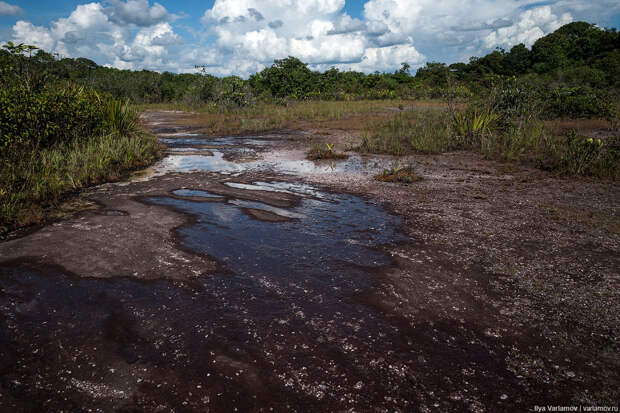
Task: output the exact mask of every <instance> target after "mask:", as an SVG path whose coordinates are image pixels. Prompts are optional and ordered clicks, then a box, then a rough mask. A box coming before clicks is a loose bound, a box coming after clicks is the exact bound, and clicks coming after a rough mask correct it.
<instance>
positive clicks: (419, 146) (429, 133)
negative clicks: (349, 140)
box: [359, 109, 454, 155]
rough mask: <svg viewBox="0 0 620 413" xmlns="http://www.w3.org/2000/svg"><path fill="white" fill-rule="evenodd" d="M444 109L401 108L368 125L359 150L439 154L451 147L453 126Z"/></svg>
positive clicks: (397, 153)
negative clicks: (387, 116)
mask: <svg viewBox="0 0 620 413" xmlns="http://www.w3.org/2000/svg"><path fill="white" fill-rule="evenodd" d="M448 118H449V114H448V112H447V111H446V110H444V109H416V110H407V111H401V112H399V113H397V114H395V115H392V116H391V117H389V118H387V119H385V120H382V121H379V122H376V123H373V124H370V125H369V126H368V127H367V128H366V130H365V132H364V137H363V140H362V144H361V145H360V147H359V150H360V151H361V152H363V153H385V154H391V155H404V154H406V153H410V152H422V153H438V152H444V151H447V150H449V149H452V147H453V146H454V139H453V138H452V136H453V132H452V125H451V124H450V122H449V121H448Z"/></svg>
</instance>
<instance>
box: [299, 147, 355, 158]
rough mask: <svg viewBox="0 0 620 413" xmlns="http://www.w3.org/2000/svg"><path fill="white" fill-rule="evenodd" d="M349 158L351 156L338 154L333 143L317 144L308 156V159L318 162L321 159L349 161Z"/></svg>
mask: <svg viewBox="0 0 620 413" xmlns="http://www.w3.org/2000/svg"><path fill="white" fill-rule="evenodd" d="M348 157H349V155H347V154H345V153H340V152H336V151H335V150H334V144H333V143H324V144H320V143H316V144H314V145H313V146H312V148H311V149H310V150H309V151H308V153H307V154H306V158H307V159H309V160H311V161H318V160H321V159H347V158H348Z"/></svg>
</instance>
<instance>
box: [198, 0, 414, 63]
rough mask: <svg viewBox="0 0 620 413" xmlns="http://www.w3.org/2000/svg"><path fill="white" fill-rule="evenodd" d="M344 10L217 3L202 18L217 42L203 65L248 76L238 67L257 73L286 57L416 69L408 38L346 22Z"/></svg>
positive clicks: (278, 0) (309, 0) (245, 0)
mask: <svg viewBox="0 0 620 413" xmlns="http://www.w3.org/2000/svg"><path fill="white" fill-rule="evenodd" d="M344 6H345V1H344V0H305V1H292V0H270V1H267V0H216V1H215V3H214V4H213V7H212V8H211V9H208V10H207V11H206V12H205V13H204V15H203V17H202V22H203V24H204V25H205V28H206V30H207V31H208V33H210V34H212V35H214V36H215V39H216V40H215V42H214V44H213V45H212V53H206V54H205V55H204V57H205V58H208V59H210V61H209V62H205V63H207V64H211V68H210V70H211V71H212V72H213V73H217V74H223V73H228V72H230V71H232V72H234V73H242V74H248V73H247V72H245V71H244V70H243V69H242V68H245V69H246V70H247V69H248V68H252V69H253V70H255V68H258V69H261V68H263V67H265V66H268V65H270V64H271V63H272V62H273V60H274V59H282V58H285V57H287V56H295V57H298V58H299V59H301V60H302V61H304V62H306V63H308V64H310V66H311V67H313V68H315V69H320V68H325V67H330V66H337V67H340V68H343V69H346V68H354V69H358V70H366V71H374V70H383V69H385V70H392V69H394V68H397V67H399V66H400V64H401V63H402V62H403V61H408V62H409V64H411V65H412V66H417V65H420V64H421V62H422V61H423V60H424V56H422V54H421V53H419V52H418V51H417V50H416V49H415V47H414V45H413V39H412V38H411V37H410V36H408V35H406V34H402V33H396V32H393V31H390V29H389V28H388V26H387V25H386V24H384V23H382V22H374V21H373V22H367V21H362V20H360V19H354V18H351V17H350V16H349V15H347V14H346V13H345V12H344ZM259 16H260V17H259ZM214 55H219V56H220V59H217V58H216V59H213V57H214ZM373 64H376V67H371V66H372V65H373Z"/></svg>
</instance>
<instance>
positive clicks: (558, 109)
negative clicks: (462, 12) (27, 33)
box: [0, 22, 620, 226]
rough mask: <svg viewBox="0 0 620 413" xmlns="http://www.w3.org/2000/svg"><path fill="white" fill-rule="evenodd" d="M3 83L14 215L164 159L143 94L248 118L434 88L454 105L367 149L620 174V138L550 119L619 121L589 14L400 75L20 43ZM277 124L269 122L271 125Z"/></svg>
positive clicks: (371, 132)
mask: <svg viewBox="0 0 620 413" xmlns="http://www.w3.org/2000/svg"><path fill="white" fill-rule="evenodd" d="M0 85H1V89H0V161H1V164H0V177H1V181H2V183H1V184H0V200H1V201H2V205H1V211H0V217H2V219H1V221H2V222H0V224H3V225H5V226H7V225H8V226H12V225H14V224H15V223H17V224H28V223H29V222H33V221H37V220H38V219H39V218H38V217H40V215H41V212H40V211H39V209H38V208H39V207H38V206H36V205H40V204H43V205H45V204H46V203H52V204H53V203H54V202H57V201H58V200H59V199H61V197H62V195H63V194H66V193H67V192H71V191H74V190H77V189H79V188H81V187H83V186H85V185H91V184H94V183H98V182H102V181H105V180H109V179H118V177H119V173H123V171H127V170H131V169H135V168H138V167H140V166H143V165H147V164H149V163H151V162H153V160H155V159H157V157H158V156H159V147H158V144H157V142H156V140H155V139H154V138H153V137H150V136H148V135H146V134H145V133H144V132H143V131H141V129H140V127H139V125H138V123H139V122H138V112H137V109H136V108H137V107H138V106H136V105H145V104H172V103H174V104H178V105H181V106H182V107H188V108H201V110H206V111H211V112H217V113H221V114H230V113H236V114H237V115H238V114H239V113H241V114H243V113H249V112H247V110H250V109H248V108H254V109H252V110H256V109H255V108H257V107H261V105H263V106H264V105H275V106H276V107H278V106H281V107H287V108H288V107H291V106H295V105H298V104H301V103H303V102H314V101H331V102H353V103H354V102H357V101H379V100H383V101H391V100H398V102H399V103H398V105H399V107H401V109H402V107H404V105H405V104H403V103H402V102H406V101H415V100H431V99H432V100H438V101H441V102H444V103H445V104H446V105H447V106H446V107H447V109H446V110H447V111H448V114H449V116H447V117H446V116H443V115H441V116H440V115H437V113H430V112H428V113H425V114H423V116H422V117H420V116H421V115H420V114H419V113H418V114H414V113H401V114H397V115H395V116H394V117H392V118H390V119H387V120H386V121H384V122H378V123H377V124H375V125H372V126H370V127H369V128H368V130H367V131H366V133H365V137H364V140H363V142H362V145H360V147H359V148H358V149H359V150H360V151H361V152H374V153H390V154H395V155H400V154H403V153H406V152H407V151H418V152H438V151H446V150H452V149H475V150H479V151H481V152H482V153H483V154H484V155H485V156H489V157H495V158H498V159H504V160H525V161H528V162H534V163H535V164H537V165H538V166H540V167H541V168H543V169H549V170H554V169H556V170H561V171H562V172H565V173H572V174H576V175H594V176H598V177H603V178H609V177H611V178H612V179H618V150H619V149H618V138H617V137H611V138H609V139H606V140H601V139H594V140H593V139H591V138H588V137H585V136H580V135H579V134H578V133H576V132H575V131H569V132H568V133H561V134H560V133H557V132H553V131H552V130H550V129H549V128H548V126H547V125H546V124H545V123H542V122H543V121H545V120H550V119H558V118H571V119H580V118H597V119H605V120H606V121H607V122H608V123H609V125H610V126H609V127H610V130H612V131H617V129H618V119H619V118H620V109H619V104H618V102H619V101H620V99H619V96H620V34H619V33H618V32H617V31H616V29H602V28H600V27H598V26H596V25H593V24H590V23H586V22H575V23H570V24H567V25H565V26H563V27H561V28H559V29H558V30H556V31H555V32H553V33H551V34H549V35H547V36H544V37H542V38H540V39H539V40H538V41H536V42H535V43H534V44H533V45H532V47H531V48H527V47H526V46H525V45H523V44H518V45H515V46H513V47H512V48H510V50H508V51H507V50H503V49H498V50H495V51H493V52H492V53H490V54H488V55H486V56H483V57H473V58H471V59H470V61H469V63H454V64H450V65H447V64H444V63H438V62H429V63H427V64H426V65H425V66H424V67H421V68H419V69H417V70H416V71H415V73H414V71H413V70H412V68H411V66H410V65H409V64H408V63H407V62H403V63H402V65H401V67H400V69H399V70H396V71H395V72H393V73H379V72H376V73H370V74H365V73H361V72H355V71H342V70H339V69H337V68H331V69H329V70H327V71H325V72H317V71H313V70H311V69H310V68H309V67H308V65H307V64H305V63H304V62H302V61H301V60H299V59H297V58H295V57H287V58H284V59H281V60H276V61H275V62H274V63H273V65H272V66H271V67H268V68H265V69H264V70H262V71H260V72H259V73H256V74H253V75H251V76H250V77H249V78H248V79H242V78H241V77H238V76H228V77H222V78H219V77H215V76H212V75H210V74H209V73H208V68H206V67H197V68H196V73H195V74H174V73H158V72H154V71H148V70H142V71H128V70H118V69H114V68H108V67H103V66H99V65H98V64H96V63H95V62H93V61H92V60H89V59H86V58H75V59H73V58H59V57H58V56H54V55H52V54H50V53H47V52H46V51H44V50H40V49H38V48H36V47H34V46H30V45H24V44H18V45H16V44H13V43H10V42H9V43H8V44H6V45H4V46H2V50H1V51H0ZM353 103H351V104H353ZM244 110H246V112H243V111H244ZM446 119H448V120H447V121H446ZM241 123H243V122H241ZM244 124H245V123H244ZM277 126H278V124H277V123H273V122H272V123H269V122H266V123H265V126H264V129H268V128H270V127H277ZM240 131H242V130H240ZM560 135H561V136H560ZM119 171H121V172H119ZM24 211H29V212H28V213H24Z"/></svg>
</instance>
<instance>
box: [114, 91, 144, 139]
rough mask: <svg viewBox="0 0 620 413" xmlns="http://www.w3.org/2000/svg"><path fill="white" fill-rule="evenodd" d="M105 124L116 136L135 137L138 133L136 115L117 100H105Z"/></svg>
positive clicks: (125, 104)
mask: <svg viewBox="0 0 620 413" xmlns="http://www.w3.org/2000/svg"><path fill="white" fill-rule="evenodd" d="M105 124H106V126H107V128H108V130H109V131H110V133H113V134H115V135H117V136H135V135H136V134H138V132H139V131H140V127H139V125H138V114H137V112H136V110H135V109H134V108H133V107H132V106H131V105H130V104H129V100H126V101H124V102H122V101H120V100H117V99H107V101H106V103H105Z"/></svg>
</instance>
